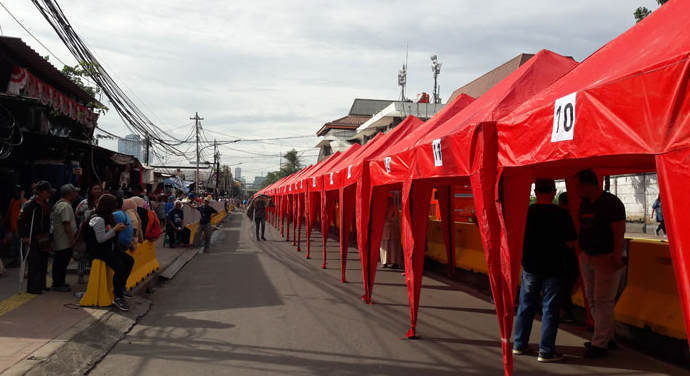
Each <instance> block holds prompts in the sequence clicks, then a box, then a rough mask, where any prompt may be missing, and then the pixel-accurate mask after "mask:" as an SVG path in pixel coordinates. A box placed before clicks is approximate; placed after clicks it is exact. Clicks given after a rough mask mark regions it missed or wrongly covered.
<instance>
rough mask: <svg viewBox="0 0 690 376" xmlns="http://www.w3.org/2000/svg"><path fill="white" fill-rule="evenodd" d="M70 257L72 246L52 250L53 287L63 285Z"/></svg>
mask: <svg viewBox="0 0 690 376" xmlns="http://www.w3.org/2000/svg"><path fill="white" fill-rule="evenodd" d="M71 259H72V248H67V249H62V250H59V251H54V252H53V287H58V286H64V285H65V275H66V274H67V265H69V261H70V260H71Z"/></svg>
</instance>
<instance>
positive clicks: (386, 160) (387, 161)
mask: <svg viewBox="0 0 690 376" xmlns="http://www.w3.org/2000/svg"><path fill="white" fill-rule="evenodd" d="M383 164H384V165H385V166H386V172H387V173H390V172H391V157H386V158H384V160H383Z"/></svg>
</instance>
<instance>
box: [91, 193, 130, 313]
mask: <svg viewBox="0 0 690 376" xmlns="http://www.w3.org/2000/svg"><path fill="white" fill-rule="evenodd" d="M116 204H117V201H116V199H115V196H112V195H109V194H104V195H102V196H101V198H100V199H99V200H98V204H97V205H96V209H95V210H94V212H93V214H91V217H90V218H88V219H87V220H88V224H89V225H88V226H86V227H85V231H84V241H85V242H86V247H87V249H88V250H89V254H91V255H92V256H93V258H95V259H99V260H103V262H105V264H106V265H108V266H109V267H110V268H111V269H113V271H114V272H115V273H114V274H113V294H114V295H115V300H114V301H113V304H115V306H117V308H119V309H121V310H123V311H127V310H129V304H128V303H127V301H126V300H125V285H126V283H127V278H129V273H131V271H132V266H133V265H134V259H133V258H132V256H130V255H129V254H127V253H126V252H121V251H119V250H116V249H115V245H116V243H117V238H118V235H119V233H120V232H121V231H122V230H124V228H125V227H126V226H125V225H124V224H122V223H115V217H114V216H113V211H115V207H116Z"/></svg>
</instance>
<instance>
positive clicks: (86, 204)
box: [74, 182, 104, 285]
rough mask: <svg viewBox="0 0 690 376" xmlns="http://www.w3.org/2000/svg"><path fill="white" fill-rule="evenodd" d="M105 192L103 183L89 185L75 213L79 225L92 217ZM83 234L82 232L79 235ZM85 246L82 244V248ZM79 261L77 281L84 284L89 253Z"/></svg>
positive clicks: (80, 240)
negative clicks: (99, 199)
mask: <svg viewBox="0 0 690 376" xmlns="http://www.w3.org/2000/svg"><path fill="white" fill-rule="evenodd" d="M103 193H104V190H103V187H102V186H101V183H98V182H95V183H91V185H89V189H88V191H87V192H86V198H85V199H83V200H82V201H81V202H80V203H79V205H77V210H76V211H75V212H74V215H75V216H76V218H77V226H79V227H80V228H81V225H82V223H84V221H86V220H87V219H89V217H91V214H92V213H93V211H94V210H95V209H96V203H98V198H99V197H101V195H102V194H103ZM81 235H82V234H80V236H79V237H82V236H81ZM77 240H78V241H79V242H83V239H77ZM83 248H84V247H83V246H82V249H83ZM80 256H81V257H79V262H78V263H77V283H78V284H80V285H83V284H84V283H85V282H84V276H85V275H86V269H87V268H88V267H89V261H90V260H89V259H88V254H87V255H80Z"/></svg>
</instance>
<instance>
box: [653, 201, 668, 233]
mask: <svg viewBox="0 0 690 376" xmlns="http://www.w3.org/2000/svg"><path fill="white" fill-rule="evenodd" d="M652 219H656V221H657V222H658V223H659V226H658V227H657V228H656V231H654V233H655V234H656V236H659V231H663V232H664V236H666V224H665V223H664V212H663V211H662V210H661V196H660V195H659V196H657V197H656V200H655V201H654V204H653V205H652Z"/></svg>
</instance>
